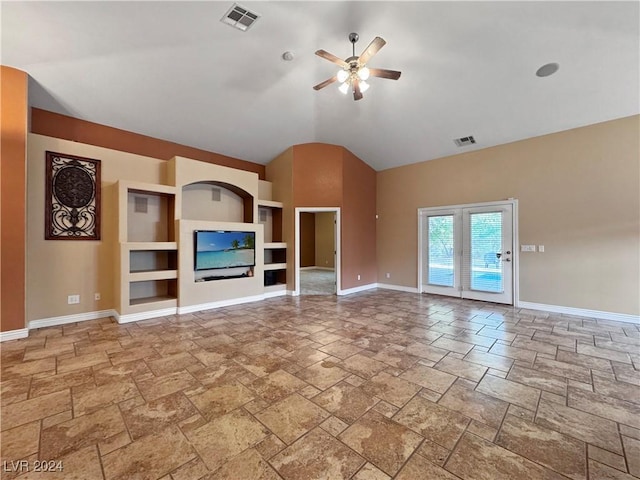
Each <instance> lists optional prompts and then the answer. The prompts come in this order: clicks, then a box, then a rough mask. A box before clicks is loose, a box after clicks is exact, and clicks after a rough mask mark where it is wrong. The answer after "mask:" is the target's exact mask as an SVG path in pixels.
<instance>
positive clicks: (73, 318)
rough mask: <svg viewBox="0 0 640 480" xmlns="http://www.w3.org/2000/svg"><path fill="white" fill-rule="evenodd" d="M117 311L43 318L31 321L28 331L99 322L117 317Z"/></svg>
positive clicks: (99, 311)
mask: <svg viewBox="0 0 640 480" xmlns="http://www.w3.org/2000/svg"><path fill="white" fill-rule="evenodd" d="M115 316H116V311H115V310H112V309H110V310H98V311H97V312H84V313H76V314H73V315H63V316H61V317H50V318H41V319H39V320H31V321H30V322H29V324H28V326H27V327H28V330H33V329H34V328H44V327H55V326H56V325H66V324H68V323H76V322H84V321H87V320H97V319H99V318H104V317H115Z"/></svg>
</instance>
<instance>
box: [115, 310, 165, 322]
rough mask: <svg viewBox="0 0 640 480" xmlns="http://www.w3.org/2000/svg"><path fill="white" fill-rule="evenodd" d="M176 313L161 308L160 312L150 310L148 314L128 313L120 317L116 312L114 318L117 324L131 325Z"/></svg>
mask: <svg viewBox="0 0 640 480" xmlns="http://www.w3.org/2000/svg"><path fill="white" fill-rule="evenodd" d="M176 313H177V309H176V308H173V307H172V308H163V309H161V310H150V311H148V312H140V313H128V314H126V315H120V314H118V313H117V312H116V314H115V315H114V317H116V320H117V322H118V323H131V322H139V321H140V320H149V319H150V318H157V317H167V316H169V315H175V314H176Z"/></svg>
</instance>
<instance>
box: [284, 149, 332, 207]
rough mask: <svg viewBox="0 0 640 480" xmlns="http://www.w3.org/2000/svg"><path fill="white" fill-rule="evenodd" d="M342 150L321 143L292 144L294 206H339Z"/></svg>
mask: <svg viewBox="0 0 640 480" xmlns="http://www.w3.org/2000/svg"><path fill="white" fill-rule="evenodd" d="M342 151H343V148H342V147H339V146H337V145H327V144H324V143H307V144H304V145H295V146H294V147H293V158H294V161H293V205H294V207H341V206H342Z"/></svg>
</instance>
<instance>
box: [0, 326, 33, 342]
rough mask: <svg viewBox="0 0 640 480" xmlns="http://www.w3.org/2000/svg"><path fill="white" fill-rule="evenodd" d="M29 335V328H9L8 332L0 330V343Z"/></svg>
mask: <svg viewBox="0 0 640 480" xmlns="http://www.w3.org/2000/svg"><path fill="white" fill-rule="evenodd" d="M28 336H29V329H28V328H20V329H18V330H8V331H6V332H0V343H2V342H8V341H9V340H18V339H19V338H26V337H28Z"/></svg>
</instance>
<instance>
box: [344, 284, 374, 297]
mask: <svg viewBox="0 0 640 480" xmlns="http://www.w3.org/2000/svg"><path fill="white" fill-rule="evenodd" d="M377 286H378V284H377V283H369V284H367V285H360V286H359V287H353V288H347V289H346V290H340V291H339V292H338V295H350V294H352V293H358V292H364V291H365V290H373V289H374V288H376V287H377Z"/></svg>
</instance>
